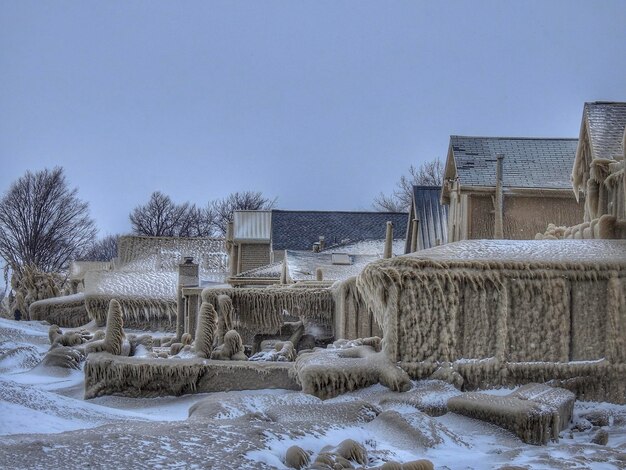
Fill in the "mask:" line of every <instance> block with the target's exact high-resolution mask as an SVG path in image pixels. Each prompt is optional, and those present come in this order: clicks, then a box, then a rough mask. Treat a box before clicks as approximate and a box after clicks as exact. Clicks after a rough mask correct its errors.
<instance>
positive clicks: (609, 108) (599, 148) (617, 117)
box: [583, 101, 626, 159]
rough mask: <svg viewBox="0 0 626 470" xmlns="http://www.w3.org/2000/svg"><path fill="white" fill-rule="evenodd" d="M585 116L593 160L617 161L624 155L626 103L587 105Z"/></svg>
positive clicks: (598, 102)
mask: <svg viewBox="0 0 626 470" xmlns="http://www.w3.org/2000/svg"><path fill="white" fill-rule="evenodd" d="M583 116H584V119H586V121H587V130H588V132H589V136H590V139H589V140H590V142H591V155H592V157H593V158H612V159H615V158H617V157H620V156H622V155H624V147H623V138H624V127H626V103H616V102H602V101H596V102H593V103H585V107H584V110H583Z"/></svg>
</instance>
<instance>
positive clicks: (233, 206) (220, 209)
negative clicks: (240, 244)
mask: <svg viewBox="0 0 626 470" xmlns="http://www.w3.org/2000/svg"><path fill="white" fill-rule="evenodd" d="M275 205H276V199H268V198H266V197H265V196H263V193H261V192H260V191H242V192H235V193H231V194H229V195H228V196H226V197H225V198H223V199H218V200H216V201H213V202H212V203H210V207H211V208H212V210H213V211H214V214H215V226H216V230H217V232H218V234H219V235H221V236H224V235H225V234H226V227H227V226H228V222H231V221H232V220H233V212H235V211H236V210H251V211H258V210H269V209H271V208H273V207H274V206H275Z"/></svg>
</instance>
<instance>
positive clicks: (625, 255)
mask: <svg viewBox="0 0 626 470" xmlns="http://www.w3.org/2000/svg"><path fill="white" fill-rule="evenodd" d="M405 256H407V257H414V258H425V259H430V260H433V261H451V262H455V261H458V262H465V261H484V262H498V263H509V262H512V263H516V262H521V263H538V264H546V265H548V264H550V265H552V264H562V265H583V264H584V265H589V264H593V265H595V264H604V263H607V264H618V265H623V266H626V240H465V241H460V242H455V243H448V244H446V245H442V246H438V247H435V248H430V249H428V250H422V251H417V252H415V253H411V254H409V255H405Z"/></svg>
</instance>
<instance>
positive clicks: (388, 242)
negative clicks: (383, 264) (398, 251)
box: [383, 222, 393, 258]
mask: <svg viewBox="0 0 626 470" xmlns="http://www.w3.org/2000/svg"><path fill="white" fill-rule="evenodd" d="M392 246H393V223H391V222H387V234H386V236H385V251H384V253H383V258H391V252H392Z"/></svg>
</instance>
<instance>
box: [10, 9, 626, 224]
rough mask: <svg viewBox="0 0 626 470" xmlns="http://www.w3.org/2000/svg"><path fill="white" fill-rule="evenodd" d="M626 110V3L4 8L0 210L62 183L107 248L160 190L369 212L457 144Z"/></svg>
mask: <svg viewBox="0 0 626 470" xmlns="http://www.w3.org/2000/svg"><path fill="white" fill-rule="evenodd" d="M593 100H614V101H626V1H621V0H620V1H586V2H581V1H570V0H567V1H543V0H542V1H536V2H528V1H524V2H522V1H517V2H506V1H503V0H498V1H493V2H476V1H463V2H451V1H431V2H423V1H417V0H414V1H407V2H403V1H384V2H383V1H380V2H370V1H336V0H333V1H314V2H302V1H291V0H284V1H278V2H275V1H245V2H243V1H241V2H240V1H232V0H229V1H224V2H222V1H210V0H204V1H198V2H194V1H189V0H186V1H168V2H164V1H155V0H150V1H99V2H92V1H78V0H76V1H53V0H45V1H35V2H31V1H25V0H14V1H12V0H2V2H0V160H1V165H0V192H4V191H6V190H7V189H8V187H9V185H10V183H11V182H12V181H14V180H15V179H17V178H18V177H20V176H21V175H23V174H24V172H25V171H26V170H29V169H30V170H40V169H42V168H45V167H49V168H51V167H53V166H55V165H61V166H63V167H64V168H65V169H66V171H67V176H68V179H69V182H70V184H71V185H72V186H77V187H78V188H79V196H80V197H81V198H82V199H84V200H86V201H88V202H89V203H90V208H91V213H92V216H93V217H94V218H95V219H96V221H97V224H98V227H99V228H100V230H101V235H105V234H107V233H118V232H128V231H129V230H130V225H129V222H128V213H129V211H130V210H131V209H132V208H133V207H134V206H136V205H137V204H140V203H144V202H146V201H147V200H148V197H149V195H150V194H151V193H152V191H154V190H161V191H163V192H165V193H166V194H169V195H170V196H171V197H172V198H173V199H174V200H175V201H178V202H183V201H192V202H195V203H197V204H204V203H206V201H208V200H211V199H214V198H218V197H221V196H224V195H226V194H228V193H229V192H231V191H236V190H247V189H250V190H258V191H262V192H263V193H264V194H266V195H268V196H271V197H278V207H279V208H284V209H322V210H363V209H366V210H368V209H371V202H372V200H373V199H374V197H375V196H376V195H377V194H378V193H379V192H380V191H384V192H389V191H391V190H392V189H393V187H394V184H395V182H396V181H397V180H398V178H399V177H400V175H401V174H403V173H404V172H406V170H407V168H408V166H409V165H410V164H419V163H420V162H423V161H427V160H430V159H432V158H434V157H442V158H443V157H445V155H446V151H447V146H448V139H449V136H450V134H461V135H494V136H550V137H577V136H578V130H579V126H580V119H581V112H582V106H583V102H584V101H593Z"/></svg>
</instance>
